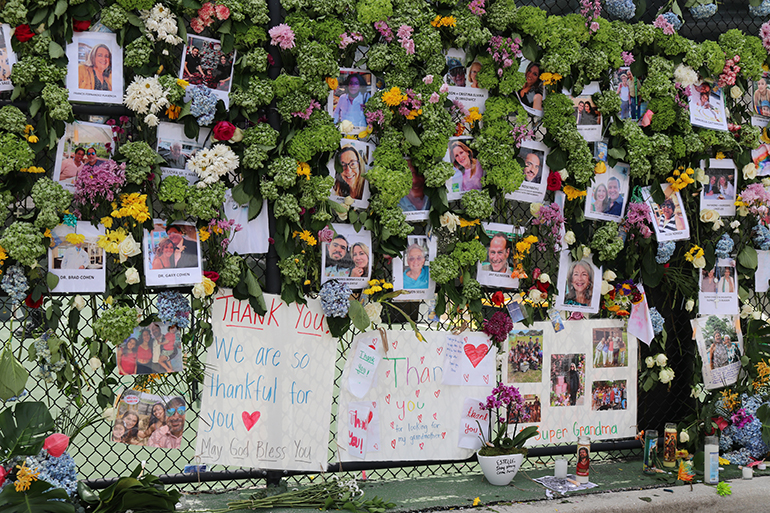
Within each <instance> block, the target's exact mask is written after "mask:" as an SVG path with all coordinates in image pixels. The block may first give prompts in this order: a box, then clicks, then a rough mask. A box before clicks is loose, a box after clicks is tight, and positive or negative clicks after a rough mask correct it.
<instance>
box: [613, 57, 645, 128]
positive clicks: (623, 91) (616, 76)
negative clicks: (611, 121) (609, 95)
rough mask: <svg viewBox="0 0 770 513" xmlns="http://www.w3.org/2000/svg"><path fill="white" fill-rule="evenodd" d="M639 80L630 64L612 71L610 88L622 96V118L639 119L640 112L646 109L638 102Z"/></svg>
mask: <svg viewBox="0 0 770 513" xmlns="http://www.w3.org/2000/svg"><path fill="white" fill-rule="evenodd" d="M638 82H639V81H638V80H637V79H636V78H634V75H633V73H631V68H629V67H628V66H621V67H620V68H619V69H618V71H616V72H614V73H610V89H611V90H613V91H615V92H616V93H618V96H620V119H639V114H640V112H644V110H646V109H644V110H642V109H640V105H639V104H638V103H637V94H636V93H637V91H638V87H639V83H638Z"/></svg>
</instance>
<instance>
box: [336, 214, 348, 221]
mask: <svg viewBox="0 0 770 513" xmlns="http://www.w3.org/2000/svg"><path fill="white" fill-rule="evenodd" d="M337 217H339V218H340V221H347V220H348V213H347V212H337Z"/></svg>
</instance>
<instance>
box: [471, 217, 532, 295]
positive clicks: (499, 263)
mask: <svg viewBox="0 0 770 513" xmlns="http://www.w3.org/2000/svg"><path fill="white" fill-rule="evenodd" d="M482 226H483V228H484V233H486V234H487V236H488V237H489V238H490V241H489V245H487V258H486V260H484V261H483V262H479V263H478V264H476V279H477V280H478V281H479V283H481V284H482V285H489V286H495V287H500V288H515V287H518V285H519V279H518V278H514V277H513V272H514V265H513V264H514V262H513V260H512V258H513V252H512V251H511V249H512V247H513V241H514V239H515V237H516V235H517V234H520V233H522V232H523V231H524V230H523V229H522V228H516V227H514V226H513V225H510V224H499V223H483V225H482Z"/></svg>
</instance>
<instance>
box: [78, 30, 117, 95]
mask: <svg viewBox="0 0 770 513" xmlns="http://www.w3.org/2000/svg"><path fill="white" fill-rule="evenodd" d="M80 45H81V46H82V47H83V49H86V48H88V44H87V43H86V42H85V41H82V42H81V43H80ZM111 74H112V52H111V51H110V49H109V47H108V46H107V45H105V44H104V43H99V44H97V45H94V46H92V47H91V48H90V50H89V51H88V53H86V54H85V58H84V59H83V60H82V61H81V64H79V65H78V87H79V88H80V89H93V90H96V91H112V77H111Z"/></svg>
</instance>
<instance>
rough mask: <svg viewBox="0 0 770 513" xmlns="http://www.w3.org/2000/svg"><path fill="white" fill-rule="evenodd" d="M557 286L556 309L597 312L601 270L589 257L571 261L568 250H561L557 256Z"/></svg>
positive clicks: (599, 300)
mask: <svg viewBox="0 0 770 513" xmlns="http://www.w3.org/2000/svg"><path fill="white" fill-rule="evenodd" d="M558 286H559V293H558V294H557V295H556V308H557V309H559V310H568V311H571V312H584V313H597V312H599V303H600V302H601V289H602V270H601V268H600V267H596V266H595V265H594V264H593V262H591V260H590V259H583V260H577V261H573V260H572V257H571V256H570V254H569V251H562V252H561V257H560V258H559V281H558Z"/></svg>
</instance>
